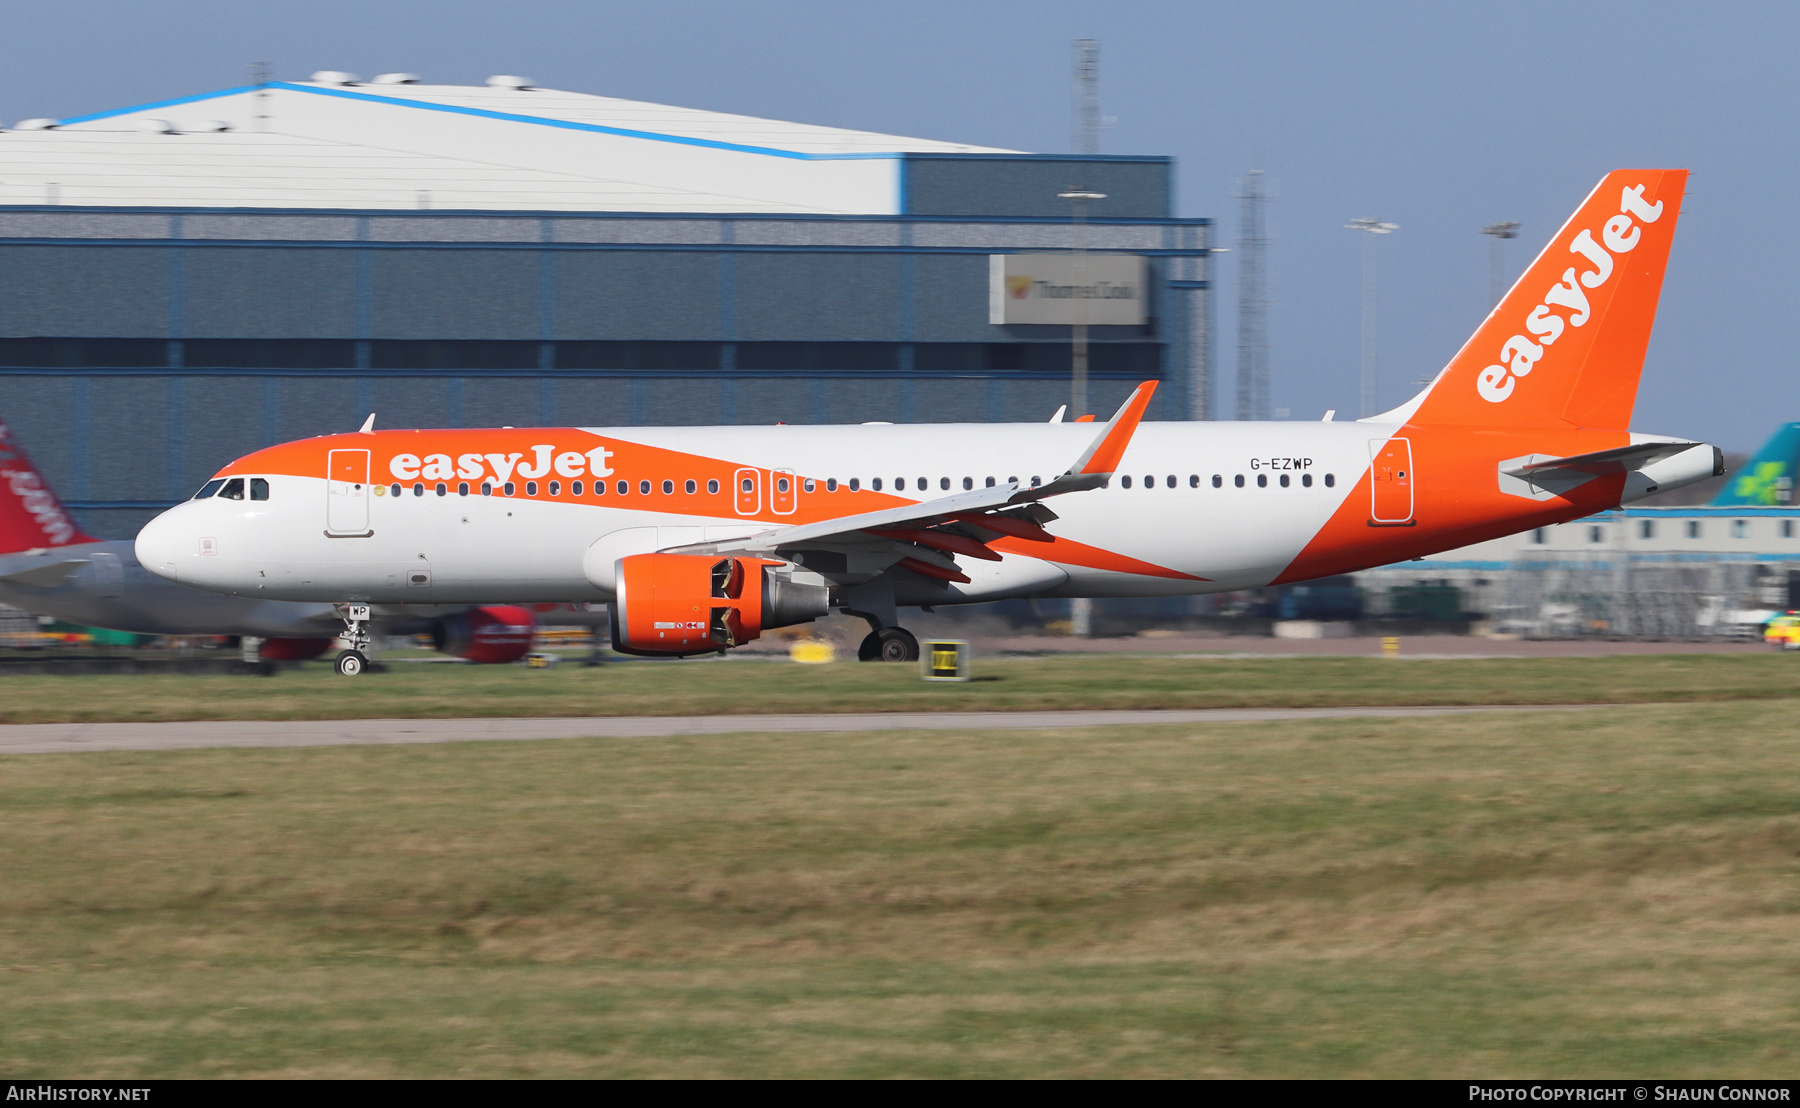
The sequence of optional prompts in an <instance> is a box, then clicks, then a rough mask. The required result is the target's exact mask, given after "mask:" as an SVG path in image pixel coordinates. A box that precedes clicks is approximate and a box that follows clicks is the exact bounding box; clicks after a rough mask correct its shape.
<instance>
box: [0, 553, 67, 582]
mask: <svg viewBox="0 0 1800 1108" xmlns="http://www.w3.org/2000/svg"><path fill="white" fill-rule="evenodd" d="M20 561H21V562H22V561H24V559H20ZM31 561H32V563H33V564H30V565H20V566H18V567H17V568H13V566H12V565H11V564H8V563H0V581H4V582H5V583H7V584H8V585H23V586H25V587H26V588H30V589H54V588H57V587H59V586H60V585H62V584H63V582H65V581H67V580H68V579H69V578H71V577H73V576H75V573H76V571H78V570H79V569H81V567H82V566H85V565H87V559H86V558H62V559H58V560H57V561H54V562H44V561H40V560H38V559H35V558H34V559H32V560H31Z"/></svg>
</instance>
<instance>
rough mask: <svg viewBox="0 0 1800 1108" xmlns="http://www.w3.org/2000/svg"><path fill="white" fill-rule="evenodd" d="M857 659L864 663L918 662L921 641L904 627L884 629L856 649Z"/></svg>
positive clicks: (873, 634) (872, 633) (870, 635)
mask: <svg viewBox="0 0 1800 1108" xmlns="http://www.w3.org/2000/svg"><path fill="white" fill-rule="evenodd" d="M856 658H857V660H858V661H862V662H916V661H918V660H919V640H918V639H915V638H913V633H912V632H911V631H908V630H907V629H906V628H904V627H883V628H882V629H881V630H879V631H873V632H870V634H869V637H868V638H865V639H864V640H863V641H862V645H861V646H858V647H857V648H856Z"/></svg>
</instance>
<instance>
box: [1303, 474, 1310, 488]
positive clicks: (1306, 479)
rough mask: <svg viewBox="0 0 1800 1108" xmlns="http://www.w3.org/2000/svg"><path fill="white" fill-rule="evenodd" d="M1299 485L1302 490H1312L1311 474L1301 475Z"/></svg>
mask: <svg viewBox="0 0 1800 1108" xmlns="http://www.w3.org/2000/svg"><path fill="white" fill-rule="evenodd" d="M1300 485H1301V487H1302V488H1308V489H1310V488H1312V474H1310V473H1302V474H1301V475H1300Z"/></svg>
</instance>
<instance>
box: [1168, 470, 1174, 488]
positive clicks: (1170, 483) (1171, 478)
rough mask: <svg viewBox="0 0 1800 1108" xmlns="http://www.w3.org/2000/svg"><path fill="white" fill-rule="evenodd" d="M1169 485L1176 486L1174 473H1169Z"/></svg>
mask: <svg viewBox="0 0 1800 1108" xmlns="http://www.w3.org/2000/svg"><path fill="white" fill-rule="evenodd" d="M1169 487H1170V488H1174V487H1175V475H1174V474H1173V473H1171V474H1169Z"/></svg>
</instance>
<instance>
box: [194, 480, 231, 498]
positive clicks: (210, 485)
mask: <svg viewBox="0 0 1800 1108" xmlns="http://www.w3.org/2000/svg"><path fill="white" fill-rule="evenodd" d="M224 483H225V478H223V477H214V478H213V479H212V480H210V481H208V482H207V483H206V484H204V485H201V486H200V491H199V492H197V493H195V494H194V499H195V500H205V499H206V498H207V497H209V496H211V495H212V494H213V493H215V492H218V491H219V486H220V485H223V484H224Z"/></svg>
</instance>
